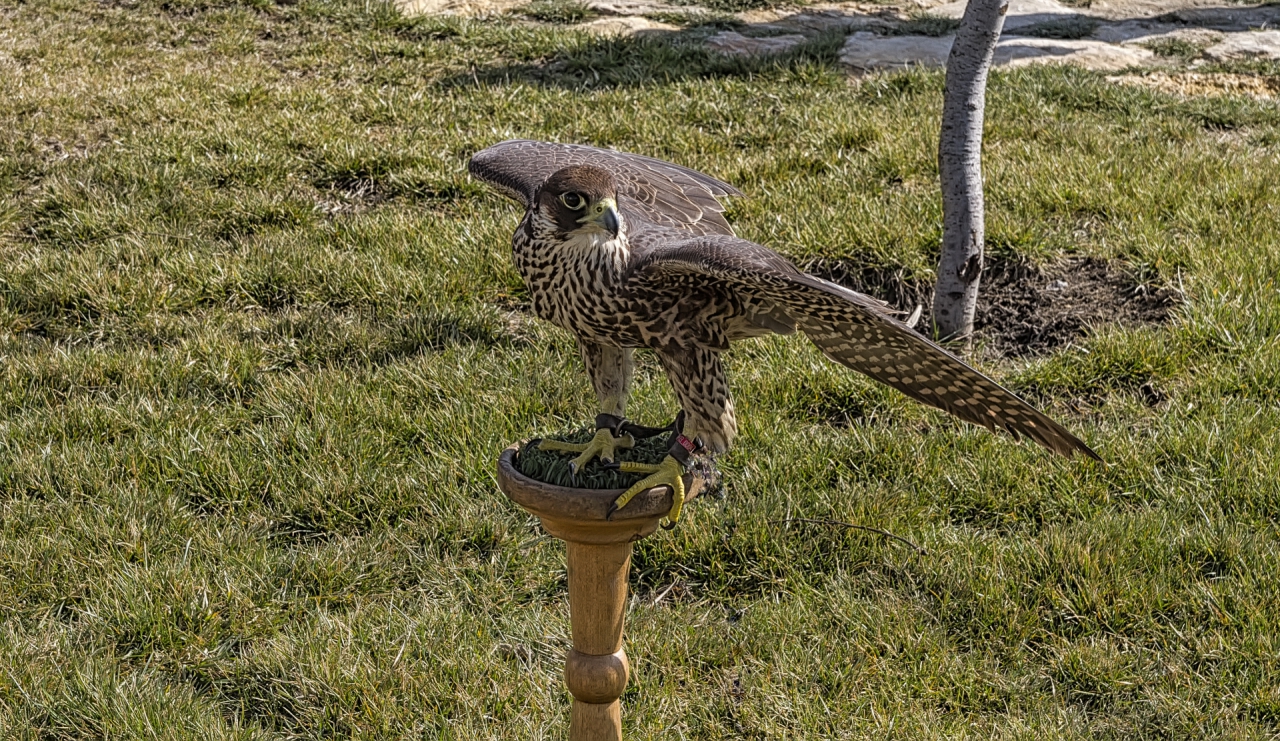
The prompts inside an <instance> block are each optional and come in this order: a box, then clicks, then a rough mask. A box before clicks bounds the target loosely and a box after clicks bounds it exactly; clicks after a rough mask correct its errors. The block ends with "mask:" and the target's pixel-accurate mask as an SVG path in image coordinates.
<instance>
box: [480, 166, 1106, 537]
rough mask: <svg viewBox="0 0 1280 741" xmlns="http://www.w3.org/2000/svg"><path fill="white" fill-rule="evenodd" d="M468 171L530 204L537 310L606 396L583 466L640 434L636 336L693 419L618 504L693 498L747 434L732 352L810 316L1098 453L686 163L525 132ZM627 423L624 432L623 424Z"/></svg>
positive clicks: (903, 375)
mask: <svg viewBox="0 0 1280 741" xmlns="http://www.w3.org/2000/svg"><path fill="white" fill-rule="evenodd" d="M469 169H470V171H471V174H472V175H473V176H474V177H476V178H478V179H480V180H483V181H485V182H487V183H489V184H490V185H493V186H494V187H496V188H497V189H498V190H499V191H501V192H502V193H504V194H505V195H507V196H509V197H511V198H513V199H515V200H516V201H519V202H520V204H521V205H522V206H524V208H525V213H524V218H523V219H522V220H521V221H520V224H519V226H518V227H517V228H516V231H515V235H514V236H513V237H512V243H511V246H512V252H513V256H514V259H515V265H516V268H517V269H518V270H519V272H520V275H521V277H523V278H524V281H525V284H526V285H527V286H528V289H529V295H530V298H531V300H532V304H533V311H534V313H535V314H537V315H538V316H539V317H541V318H542V319H545V320H546V321H549V322H551V323H553V324H556V325H558V326H560V327H563V328H564V329H567V330H568V331H569V332H571V333H573V335H574V337H576V338H577V343H578V349H579V351H580V352H581V354H582V359H583V361H584V362H585V364H586V368H587V374H588V375H589V376H590V377H591V383H592V385H593V386H594V387H595V392H596V396H597V397H598V399H599V402H600V411H601V413H600V415H599V416H598V417H597V418H596V435H595V437H594V438H593V439H592V440H591V442H589V443H586V444H583V445H569V444H565V443H557V442H552V441H546V442H544V443H542V447H544V448H548V449H553V450H561V451H568V452H572V453H579V454H580V455H578V457H577V458H575V459H574V461H573V462H572V464H571V466H573V467H575V468H576V467H580V466H583V465H585V464H586V463H587V461H589V460H591V459H592V458H593V457H596V456H599V457H600V459H601V460H602V461H606V462H607V461H612V460H613V456H614V451H615V450H617V449H619V448H625V447H629V446H630V445H631V444H632V443H633V440H632V439H631V437H630V436H629V435H627V434H625V430H626V429H627V427H626V424H627V423H626V422H625V420H624V418H625V414H626V405H627V396H628V392H629V391H630V387H631V376H632V370H633V364H632V353H633V351H634V349H635V348H649V349H650V350H652V351H653V352H654V354H655V355H657V357H658V360H659V361H660V362H661V363H662V367H663V368H664V369H665V370H666V373H667V378H668V379H669V380H670V382H671V386H672V387H673V389H674V390H675V394H676V398H677V399H678V400H679V402H680V407H681V410H682V412H681V415H680V417H679V419H681V420H682V421H683V426H682V428H678V429H677V430H676V432H675V434H674V435H673V440H672V444H671V449H670V454H669V455H668V456H667V457H666V458H665V459H664V460H663V461H662V463H660V464H658V465H653V466H651V465H644V464H637V463H621V464H616V465H615V467H617V468H621V469H622V470H628V471H634V472H639V473H644V474H649V475H648V477H647V478H645V479H644V480H642V481H640V482H639V483H637V484H636V485H635V486H633V487H631V488H630V489H629V490H627V491H626V492H625V493H624V494H623V495H622V496H621V497H619V498H618V499H617V501H616V502H615V504H614V506H615V508H621V507H624V506H626V504H627V502H629V501H630V500H631V498H632V497H634V496H635V494H636V493H638V492H640V491H642V490H644V489H645V488H648V487H651V486H660V485H668V486H670V487H671V488H672V491H673V493H674V504H673V505H672V508H671V511H670V512H669V513H668V515H667V520H668V525H673V524H674V523H675V522H676V521H677V520H678V519H679V517H680V509H681V506H682V504H683V502H684V487H683V484H682V482H681V474H683V473H684V471H685V469H686V467H687V466H688V465H689V462H690V456H691V455H693V454H705V455H713V456H714V455H718V454H720V453H723V452H724V451H725V450H727V449H728V448H729V446H730V445H731V444H732V443H733V438H734V434H735V433H736V431H737V422H736V420H735V418H734V411H733V402H732V400H731V399H730V395H729V383H728V380H727V379H726V377H725V372H724V366H723V364H722V363H721V359H720V355H721V353H723V352H724V351H725V350H728V349H729V344H730V343H731V342H733V341H735V340H742V339H747V338H750V337H759V336H761V335H766V334H791V333H794V332H795V331H796V330H797V329H798V330H800V331H801V332H803V333H804V334H805V335H806V336H808V338H809V339H810V341H812V342H813V343H814V344H815V345H817V346H818V349H819V350H821V351H822V352H823V353H824V354H825V355H826V356H827V357H829V358H831V359H832V360H834V361H836V362H837V363H840V364H842V365H845V366H848V367H849V368H852V369H853V370H856V371H858V372H860V373H863V374H865V375H867V376H870V377H871V378H874V379H875V380H877V381H879V382H881V383H884V384H887V385H889V386H892V387H893V388H896V389H898V390H899V391H901V392H903V393H904V394H906V395H907V396H910V397H911V398H913V399H916V400H918V401H921V402H923V403H925V404H928V405H929V406H933V407H937V408H938V409H942V410H943V411H946V412H948V413H950V414H953V415H955V416H956V417H959V418H960V419H963V420H965V421H967V422H972V423H975V424H979V425H982V426H984V427H986V428H988V429H990V430H996V429H1004V430H1006V431H1008V432H1010V433H1012V434H1013V435H1014V436H1015V437H1017V436H1026V437H1029V438H1031V439H1032V440H1035V441H1036V442H1037V443H1039V444H1040V445H1043V446H1044V447H1046V448H1048V449H1049V450H1051V451H1053V452H1056V453H1060V454H1062V455H1066V456H1070V455H1072V454H1074V453H1083V454H1084V455H1086V456H1089V457H1091V458H1095V459H1097V458H1098V456H1097V454H1095V453H1094V452H1093V451H1092V450H1090V449H1089V447H1088V446H1087V445H1085V444H1084V443H1083V442H1081V441H1080V440H1079V439H1077V438H1076V437H1075V436H1074V435H1072V434H1071V433H1070V432H1068V431H1067V430H1065V429H1064V428H1063V427H1062V426H1061V425H1059V424H1058V423H1056V422H1054V421H1053V420H1051V419H1049V418H1048V417H1046V416H1045V415H1044V414H1041V413H1040V412H1038V411H1036V410H1035V409H1033V408H1032V407H1031V406H1029V405H1028V404H1027V403H1026V402H1024V401H1022V400H1021V399H1019V398H1018V397H1017V396H1015V395H1014V394H1013V393H1012V392H1010V391H1008V390H1007V389H1005V388H1002V387H1001V386H1000V385H999V384H997V383H996V382H995V381H992V380H991V379H990V378H987V377H986V376H985V375H983V374H982V373H979V372H978V371H976V370H974V369H973V368H971V367H970V366H969V365H967V364H966V363H965V362H964V361H962V360H960V359H959V358H957V357H956V356H954V355H952V354H951V353H949V352H947V351H946V350H944V349H942V348H941V347H939V346H938V345H936V344H934V343H933V342H931V341H929V340H928V339H927V338H925V337H923V336H922V335H920V334H919V333H917V332H916V331H915V330H913V329H911V328H910V327H908V326H907V325H906V324H903V323H902V322H900V321H898V320H897V319H895V318H894V317H893V313H894V312H892V311H891V310H890V309H889V308H888V306H887V305H886V304H884V303H883V302H880V301H878V300H876V299H873V298H871V297H869V296H864V295H863V294H860V293H856V292H854V291H851V290H849V289H847V288H844V287H842V286H839V285H837V284H835V283H831V282H829V281H826V280H823V279H821V278H818V277H816V276H812V275H808V274H806V273H804V272H801V271H800V270H798V269H797V268H796V267H795V266H794V265H792V264H791V263H790V262H788V261H787V260H786V259H784V258H783V257H782V256H781V255H778V254H777V253H775V252H773V251H772V250H770V249H768V248H766V247H763V246H761V245H758V244H755V243H753V242H749V241H747V240H745V239H740V238H738V237H736V236H734V234H733V229H732V228H731V227H730V226H729V222H728V221H726V220H725V217H724V206H723V205H722V204H721V203H720V202H719V200H718V199H719V198H722V197H727V196H739V195H742V194H741V193H739V192H738V190H737V189H735V188H734V187H733V186H731V185H728V184H727V183H723V182H721V181H719V180H716V179H715V178H712V177H710V176H707V175H704V174H702V173H700V172H695V171H694V170H690V169H688V168H685V167H681V166H679V165H675V164H671V163H669V162H663V161H661V160H656V159H652V158H649V157H643V156H640V155H634V154H626V153H623V152H616V151H611V150H606V149H597V148H595V147H588V146H581V145H573V144H552V143H547V142H538V141H527V140H512V141H505V142H502V143H500V144H495V145H493V146H492V147H489V148H488V149H485V150H483V151H480V152H477V153H476V154H475V156H473V157H472V158H471V162H470V167H469ZM620 433H621V434H620Z"/></svg>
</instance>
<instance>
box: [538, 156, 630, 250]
mask: <svg viewBox="0 0 1280 741" xmlns="http://www.w3.org/2000/svg"><path fill="white" fill-rule="evenodd" d="M617 197H618V186H617V183H616V182H615V181H614V179H613V175H611V174H609V171H608V170H602V169H600V168H599V167H592V166H590V165H571V166H569V167H566V168H564V169H562V170H557V171H556V172H555V173H553V174H552V175H551V177H549V178H547V180H546V182H544V183H543V184H542V187H541V188H540V189H539V190H538V197H537V204H538V212H539V215H540V216H542V218H543V219H545V220H546V221H547V222H549V223H550V224H551V225H552V228H553V229H554V230H555V232H556V236H558V237H559V238H561V239H571V238H573V237H578V236H591V237H603V238H604V239H610V240H611V239H614V238H616V237H617V236H618V233H619V232H620V231H621V230H622V217H621V216H619V214H618V201H617Z"/></svg>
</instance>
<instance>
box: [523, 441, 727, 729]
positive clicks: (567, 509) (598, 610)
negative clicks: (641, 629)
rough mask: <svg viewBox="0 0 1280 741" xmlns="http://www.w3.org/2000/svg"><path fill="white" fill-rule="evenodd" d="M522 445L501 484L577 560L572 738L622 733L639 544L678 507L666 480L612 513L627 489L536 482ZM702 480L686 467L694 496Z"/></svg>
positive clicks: (567, 668)
mask: <svg viewBox="0 0 1280 741" xmlns="http://www.w3.org/2000/svg"><path fill="white" fill-rule="evenodd" d="M517 450H518V446H516V445H512V446H511V447H509V448H507V449H506V450H504V451H503V452H502V456H501V457H500V458H499V459H498V486H499V487H500V488H501V489H502V491H503V493H504V494H506V495H507V496H508V497H509V498H510V499H511V500H512V501H514V502H515V503H516V504H518V505H520V506H521V507H523V508H524V509H525V510H526V511H528V512H530V513H532V514H534V515H536V516H537V517H538V519H540V520H541V521H542V527H543V528H544V529H545V530H546V531H547V532H548V533H549V534H550V535H552V536H554V537H556V538H559V539H560V540H563V541H565V543H566V557H567V559H568V567H569V622H570V624H571V626H572V630H573V648H571V649H569V653H568V655H567V656H566V657H565V665H564V679H565V684H567V685H568V686H569V693H570V694H572V695H573V719H572V721H571V722H570V725H569V739H570V741H613V740H615V739H621V738H622V712H621V703H620V702H619V700H618V698H620V697H621V696H622V692H623V690H625V689H626V687H627V675H628V673H629V671H630V664H629V663H628V662H627V654H626V652H625V651H623V650H622V624H623V618H624V615H625V612H626V603H627V572H628V570H629V569H630V567H631V544H632V543H634V542H635V541H637V540H640V539H641V538H644V537H646V536H648V535H650V534H652V533H653V531H654V530H656V529H657V528H658V523H659V522H660V521H661V520H662V517H663V516H664V515H666V513H667V511H668V510H670V509H671V490H670V489H669V488H668V487H665V486H660V487H656V488H653V489H647V490H645V491H643V492H641V493H640V494H638V495H636V497H635V499H633V500H631V502H629V503H628V504H627V506H626V507H625V508H623V509H621V510H619V511H617V512H615V513H614V514H613V519H611V520H610V519H606V518H605V515H606V514H607V513H608V511H609V505H610V503H612V502H613V500H614V499H616V498H617V497H618V495H620V494H621V493H622V490H621V489H616V490H610V489H575V488H570V487H565V486H554V485H552V484H544V483H542V482H541V481H535V480H534V479H531V478H528V477H526V476H524V475H523V474H521V473H520V472H519V471H517V470H516V468H515V455H516V451H517ZM702 484H703V482H702V480H701V479H700V478H698V477H696V476H693V475H692V474H685V490H686V491H687V497H688V498H689V499H693V498H694V497H696V496H697V495H698V494H699V492H700V491H701V489H702Z"/></svg>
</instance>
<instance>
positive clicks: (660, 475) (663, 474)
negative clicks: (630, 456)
mask: <svg viewBox="0 0 1280 741" xmlns="http://www.w3.org/2000/svg"><path fill="white" fill-rule="evenodd" d="M616 467H617V469H618V470H619V471H626V472H627V473H647V474H650V475H649V476H648V477H646V478H644V479H642V480H640V481H639V482H637V483H636V484H635V485H634V486H632V487H631V488H630V489H627V490H626V491H624V492H622V496H620V497H618V498H617V499H615V500H614V501H613V507H611V508H610V509H609V514H610V515H612V514H613V513H614V512H616V511H618V510H620V509H622V508H623V507H625V506H627V503H628V502H630V501H631V500H632V499H633V498H634V497H635V495H637V494H639V493H640V492H642V491H644V490H645V489H649V488H652V487H654V486H670V487H671V511H670V512H668V513H667V522H666V524H665V525H663V526H662V527H664V528H665V529H667V530H670V529H671V528H673V527H675V526H676V522H677V521H679V519H680V510H681V509H682V508H683V507H684V478H682V477H683V476H684V466H682V465H680V462H679V461H677V460H676V459H675V458H672V457H671V456H667V457H666V458H663V459H662V462H661V463H659V464H657V465H656V466H655V465H653V464H652V463H632V462H630V461H624V462H622V463H618V464H616Z"/></svg>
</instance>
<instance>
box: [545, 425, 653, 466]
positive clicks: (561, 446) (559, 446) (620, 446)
mask: <svg viewBox="0 0 1280 741" xmlns="http://www.w3.org/2000/svg"><path fill="white" fill-rule="evenodd" d="M635 444H636V441H635V439H634V438H632V437H631V436H630V435H623V436H622V437H614V436H613V433H612V432H610V431H609V430H608V429H607V428H601V429H599V430H596V435H595V437H593V438H591V442H589V443H562V442H559V441H556V440H543V441H542V442H541V443H539V444H538V450H558V451H560V452H564V453H581V454H582V455H580V456H578V457H577V458H574V459H573V460H571V461H569V471H570V472H571V473H577V472H578V471H580V470H582V467H583V466H585V465H587V463H588V462H589V461H590V460H591V459H592V458H595V457H596V456H600V460H601V461H612V460H613V454H614V452H615V451H618V450H625V449H626V448H630V447H631V446H633V445H635Z"/></svg>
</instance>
